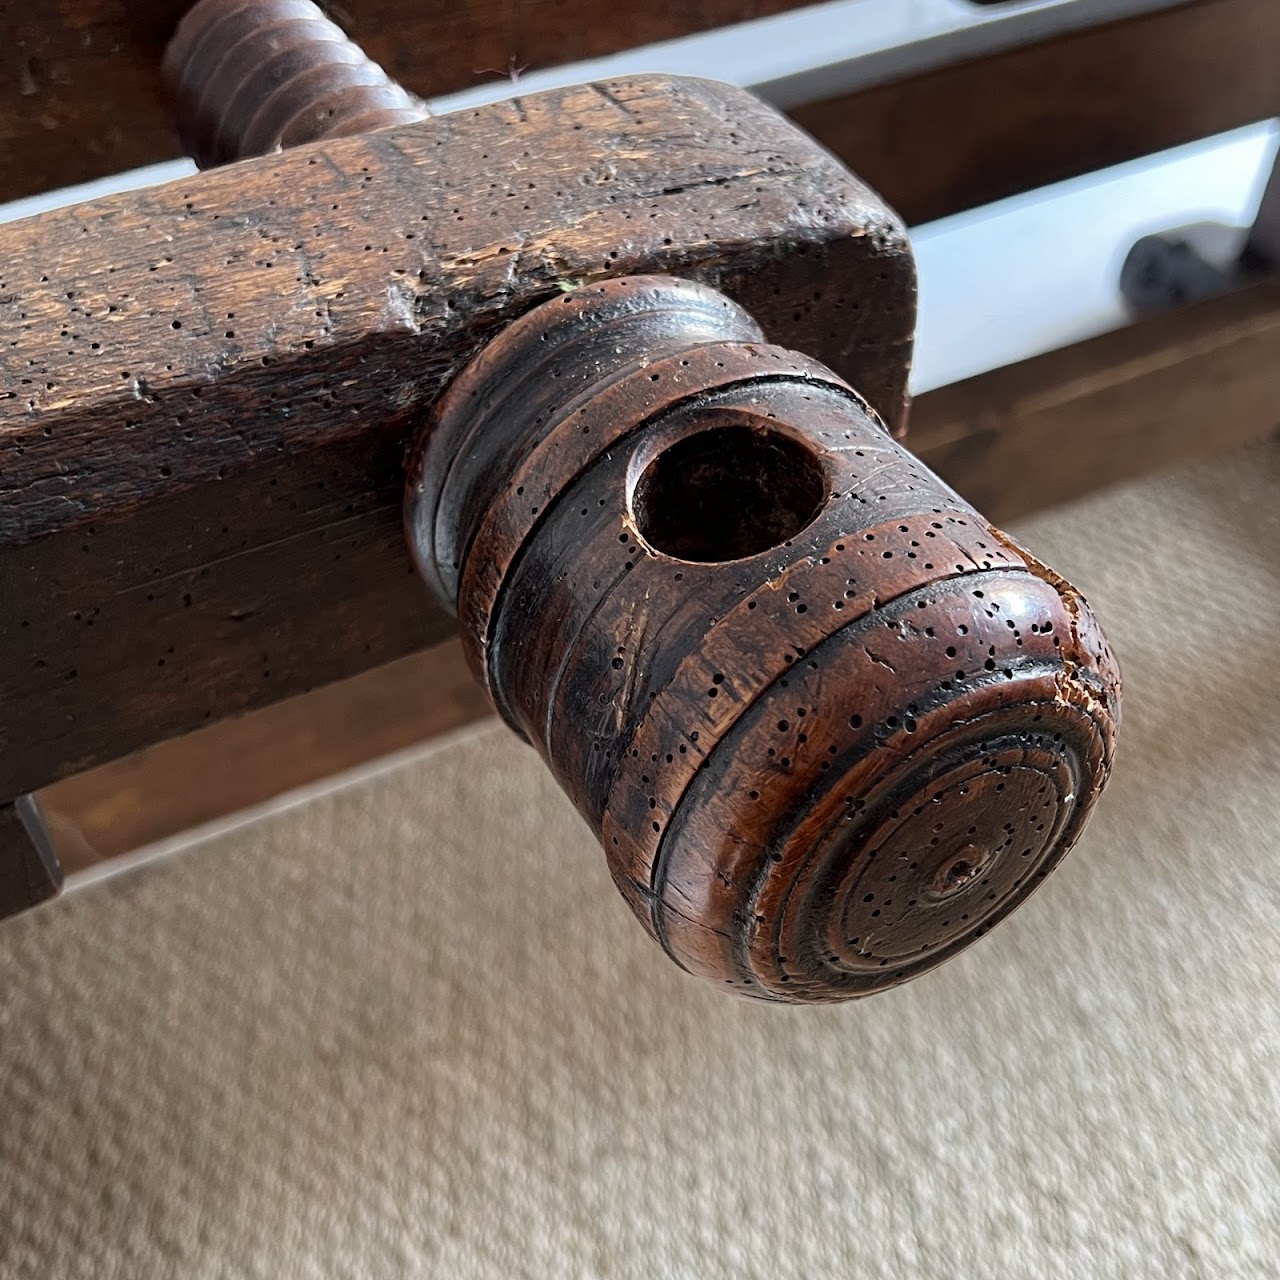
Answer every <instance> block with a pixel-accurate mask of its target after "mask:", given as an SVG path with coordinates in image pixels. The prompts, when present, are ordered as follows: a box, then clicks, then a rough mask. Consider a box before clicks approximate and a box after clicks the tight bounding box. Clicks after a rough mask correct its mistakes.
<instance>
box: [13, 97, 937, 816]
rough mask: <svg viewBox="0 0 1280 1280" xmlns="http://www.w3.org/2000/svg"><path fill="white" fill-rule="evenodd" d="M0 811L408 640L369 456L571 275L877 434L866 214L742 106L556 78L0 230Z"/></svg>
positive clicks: (376, 473)
mask: <svg viewBox="0 0 1280 1280" xmlns="http://www.w3.org/2000/svg"><path fill="white" fill-rule="evenodd" d="M0 263H3V264H4V265H3V267H2V268H0V276H2V279H0V371H2V372H3V375H4V382H3V387H2V390H0V397H2V398H0V598H2V599H3V601H4V606H5V607H4V609H3V610H2V611H0V797H6V796H12V795H16V794H20V793H23V792H26V791H30V790H34V789H36V788H38V787H41V786H44V785H46V784H47V783H49V782H52V781H53V780H55V779H56V778H58V777H62V776H65V775H67V774H69V773H72V772H75V771H77V770H79V769H83V768H86V767H89V766H91V765H93V764H95V763H98V762H101V761H103V760H107V759H112V758H114V757H117V756H120V755H123V754H125V753H127V752H129V751H132V750H135V749H137V748H139V747H141V746H144V745H146V744H147V743H150V742H154V741H157V740H160V739H164V738H168V737H172V736H174V735H176V734H179V733H183V732H186V731H188V730H190V729H193V728H196V727H199V726H200V725H201V724H203V723H206V722H208V721H209V720H211V719H214V718H220V717H222V716H226V715H230V714H234V713H237V712H240V711H245V710H248V709H250V708H252V707H255V706H260V705H263V704H265V703H268V702H272V701H275V700H278V699H280V698H283V697H288V696H290V695H292V694H296V693H300V692H302V691H304V690H305V689H308V688H311V687H314V686H317V685H321V684H326V683H329V682H330V681H333V680H337V679H341V678H343V677H344V676H348V675H351V674H353V673H354V672H356V671H359V670H363V669H365V668H367V667H370V666H374V665H377V664H379V663H383V662H387V661H390V660H392V659H394V658H397V657H400V656H402V655H403V654H405V653H408V652H411V651H413V650H415V649H418V648H421V647H422V646H423V645H425V644H429V643H431V642H432V641H433V640H437V639H439V638H441V637H442V636H443V635H444V634H445V633H446V631H447V629H448V625H449V624H448V622H447V620H446V618H445V617H444V615H443V614H442V612H441V611H440V609H439V608H438V607H436V606H434V605H432V604H431V603H430V602H429V600H428V598H427V595H426V592H425V591H424V589H423V587H422V586H421V584H420V583H418V582H417V581H416V580H415V579H413V578H412V577H411V573H412V571H411V568H410V565H409V561H408V557H407V555H406V553H405V551H404V549H403V543H402V538H401V533H400V517H399V512H400V502H401V487H402V483H403V476H402V465H401V460H402V453H403V450H404V447H405V444H406V441H407V439H408V438H409V436H410V435H411V434H412V433H413V431H414V429H415V428H416V427H417V425H418V424H419V423H420V421H421V420H422V418H423V416H424V414H425V411H426V410H427V408H428V407H429V406H430V405H431V403H432V402H433V400H434V399H435V397H436V395H437V393H438V392H439V390H440V389H441V387H442V386H443V385H445V384H446V383H447V381H448V380H449V378H450V376H451V375H452V373H453V372H454V371H455V370H456V369H457V368H459V367H460V365H461V364H462V363H463V362H464V361H466V360H467V359H468V358H469V357H470V356H471V355H473V354H474V353H475V352H476V351H477V350H478V349H479V348H480V347H481V346H482V345H483V344H484V343H485V342H486V341H487V339H488V338H490V337H491V336H492V335H493V334H494V333H495V332H496V331H497V330H498V329H499V328H501V327H502V326H504V325H505V324H507V323H509V322H510V320H511V319H513V318H514V317H515V316H516V315H518V314H520V313H521V312H522V311H524V310H527V309H528V308H530V307H532V306H534V305H535V304H537V303H539V302H542V301H544V300H546V299H547V298H549V297H553V296H556V295H557V294H558V293H559V292H561V291H562V290H563V288H565V287H566V286H569V285H571V284H572V283H574V282H580V281H583V280H590V279H595V278H602V277H606V276H613V275H619V274H627V273H643V272H657V273H669V274H679V275H683V276H688V277H692V278H695V279H699V280H702V281H705V282H707V283H710V284H713V285H715V286H716V287H717V288H719V289H721V290H723V291H724V292H725V293H727V294H728V295H729V296H730V297H732V298H733V299H734V300H735V301H738V302H740V303H741V304H742V305H743V306H745V307H747V308H748V309H749V310H750V311H752V312H753V313H754V314H755V315H756V316H757V317H758V318H759V319H760V321H761V323H762V324H763V326H764V327H765V329H766V331H767V333H768V336H769V337H770V339H771V340H773V341H775V342H778V343H780V344H782V345H785V346H788V347H792V348H796V349H799V350H802V351H805V352H807V353H809V354H811V355H813V356H815V357H816V358H817V359H819V360H821V361H823V362H824V363H826V364H827V365H829V366H830V367H832V368H833V369H835V370H836V371H837V372H838V373H840V374H841V375H842V376H843V377H845V378H847V379H848V380H849V381H850V382H852V383H853V384H854V385H855V386H857V387H858V388H859V389H860V390H861V391H862V392H863V393H864V394H865V395H866V396H867V397H868V399H870V400H871V402H872V403H873V404H874V405H876V407H877V408H879V409H880V411H881V412H882V413H883V414H884V415H885V417H886V418H887V419H888V420H889V421H890V422H891V423H894V422H898V421H899V420H900V419H901V416H902V412H903V405H904V397H905V386H904V383H905V372H906V365H907V353H908V352H909V349H910V342H911V334H912V329H913V326H914V273H913V269H912V266H911V260H910V254H909V251H908V249H907V246H906V243H905V237H904V234H903V231H902V228H901V224H900V223H898V222H897V221H896V220H895V219H894V218H893V217H892V215H891V214H889V213H888V212H887V211H886V210H885V208H884V207H883V205H882V204H881V203H880V202H879V201H878V200H877V199H876V197H875V196H874V195H873V194H872V193H871V192H870V191H868V190H867V189H866V188H865V187H863V186H862V185H861V184H860V183H858V182H857V181H856V180H855V179H853V178H852V177H850V175H849V174H848V173H847V172H846V171H845V170H843V169H842V168H841V167H840V166H839V165H838V164H837V163H836V162H835V161H833V160H832V159H831V158H830V157H829V156H828V155H827V154H826V153H825V152H823V151H822V150H821V149H820V148H819V147H817V146H816V145H815V144H814V143H813V142H812V140H810V139H809V138H807V137H806V136H805V135H803V134H802V133H800V132H799V131H798V130H796V129H795V128H794V126H792V125H790V124H789V123H788V122H787V121H785V120H784V119H782V118H781V117H780V116H778V115H777V114H776V113H775V112H773V111H772V110H771V109H769V108H767V107H765V106H763V105H762V104H761V103H759V102H758V101H757V100H755V99H754V98H753V97H751V95H749V94H747V93H745V92H744V91H742V90H738V89H734V88H731V87H729V86H725V85H717V84H710V83H707V82H701V81H679V80H671V79H669V78H664V77H643V78H639V79H635V80H629V81H620V82H612V83H610V84H601V85H583V86H578V87H575V88H572V89H568V90H563V91H555V92H551V93H545V94H541V95H537V96H535V97H530V98H527V99H522V100H514V101H512V102H509V103H501V104H497V105H495V106H492V107H487V108H482V109H480V110H477V111H474V112H466V113H461V114H458V115H454V116H449V117H443V118H440V119H437V120H432V121H428V122H426V123H424V124H421V125H416V126H413V127H411V128H408V129H405V130H400V131H393V132H390V133H384V134H378V135H374V136H369V137H362V138H352V139H342V140H336V141H332V142H327V143H322V144H318V145H316V146H314V147H310V148H301V149H298V150H296V151H291V152H287V153H285V154H283V155H281V156H276V157H270V158H266V159H263V160H260V161H252V162H247V163H245V164H241V165H237V166H233V167H231V168H229V169H225V170H213V171H210V172H208V173H205V174H202V175H199V176H198V177H194V178H191V179H190V180H189V181H186V182H182V183H178V184H171V185H169V186H166V187H161V188H157V189H153V190H151V191H146V192H141V193H129V194H127V195H123V196H118V197H112V198H110V199H107V200H103V201H99V202H95V203H93V204H88V205H82V206H79V207H78V208H73V209H68V210H63V211H59V212H56V213H52V214H47V215H43V216H41V217H39V218H34V219H30V220H27V221H25V222H21V223H16V224H12V225H10V226H8V227H5V228H3V229H0Z"/></svg>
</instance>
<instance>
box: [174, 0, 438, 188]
mask: <svg viewBox="0 0 1280 1280" xmlns="http://www.w3.org/2000/svg"><path fill="white" fill-rule="evenodd" d="M164 72H165V76H166V78H167V79H168V81H169V83H170V85H171V86H172V88H173V93H174V98H175V102H176V108H177V117H178V123H179V132H180V133H181V135H182V141H183V145H184V146H185V147H186V150H187V152H188V154H189V155H191V156H192V157H193V159H195V160H196V162H197V163H198V164H199V165H200V167H201V168H208V167H210V166H211V165H215V164H226V163H227V162H228V161H231V160H243V159H245V158H247V157H249V156H260V155H266V154H267V153H269V152H272V151H280V150H282V149H283V148H285V147H293V146H298V145H300V144H301V143H304V142H314V141H315V140H316V139H318V138H341V137H349V136H351V135H353V134H360V133H372V132H374V131H375V130H378V129H389V128H393V127H395V126H396V125H405V124H414V123H416V122H417V121H419V120H425V119H427V117H428V116H429V115H430V114H431V113H430V112H429V111H428V110H427V108H426V105H425V104H424V103H423V102H422V101H421V100H420V99H418V98H415V97H414V96H413V95H412V94H410V93H408V92H407V91H406V90H404V89H402V88H401V87H400V86H399V85H398V84H396V83H395V82H394V81H393V80H391V79H389V78H388V76H387V74H386V72H385V71H383V70H382V68H381V67H380V66H378V64H377V63H376V62H374V61H373V60H372V59H370V58H369V57H368V56H367V55H366V54H365V53H364V51H363V50H362V49H361V48H360V47H359V46H358V45H356V44H355V43H353V42H352V41H351V40H348V39H347V37H346V36H345V35H344V34H343V32H342V30H341V28H339V27H338V26H336V25H335V24H334V23H332V22H330V21H329V20H328V18H326V17H325V15H324V12H323V11H322V10H321V9H320V8H319V7H318V6H316V5H314V4H312V3H311V0H200V3H198V4H197V5H195V6H194V7H193V8H192V9H191V11H190V12H189V13H188V14H187V15H186V16H185V17H184V18H183V19H182V21H181V22H180V23H179V24H178V30H177V32H176V33H175V34H174V37H173V39H172V40H171V41H170V43H169V47H168V48H167V49H166V50H165V58H164Z"/></svg>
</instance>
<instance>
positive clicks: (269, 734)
mask: <svg viewBox="0 0 1280 1280" xmlns="http://www.w3.org/2000/svg"><path fill="white" fill-rule="evenodd" d="M490 711H491V708H490V705H489V702H488V700H487V699H486V698H485V695H484V691H483V690H482V689H481V688H480V686H479V685H478V684H477V683H476V682H475V680H474V679H472V676H471V673H470V671H469V670H468V669H467V664H466V660H465V659H464V657H463V655H462V650H461V648H460V647H459V646H458V645H457V644H456V643H454V642H451V643H447V644H441V645H438V646H436V647H435V648H433V649H428V650H425V651H424V652H421V653H415V654H411V655H410V656H409V657H407V658H400V659H398V660H397V661H395V662H391V663H388V664H387V665H386V666H382V667H375V668H373V669H372V670H370V671H363V672H361V673H360V674H359V675H357V676H352V677H351V678H350V679H347V680H340V681H337V682H335V683H334V684H331V685H326V686H325V687H324V688H323V689H316V690H314V691H313V692H312V693H309V694H303V695H300V696H299V697H296V698H286V699H285V700H284V701H283V702H277V703H274V704H273V705H272V706H269V707H263V708H261V709H260V710H258V711H251V712H249V713H248V714H246V715H243V716H235V717H232V718H230V719H227V720H221V721H219V722H218V723H217V724H212V725H209V726H208V727H207V728H205V729H197V730H196V731H195V732H194V733H189V734H186V735H184V736H183V737H181V738H173V739H171V740H170V741H168V742H162V743H157V744H155V745H154V746H150V747H146V748H144V749H143V750H142V751H138V752H135V753H134V754H132V755H130V756H126V757H125V758H124V759H122V760H116V761H113V762H111V763H110V764H107V765H103V766H100V767H99V768H97V769H90V770H87V771H86V772H84V773H81V774H77V775H76V776H75V777H72V778H66V779H64V780H63V781H62V782H58V783H55V784H54V785H53V786H52V787H48V788H46V789H45V790H44V791H42V792H41V793H40V796H39V799H40V805H41V808H42V810H43V812H44V815H45V820H46V823H47V826H48V829H49V832H50V835H51V838H52V840H53V842H54V844H55V846H56V848H57V851H58V856H59V858H60V860H61V863H62V867H63V870H64V871H65V873H66V874H67V876H69V877H74V876H75V875H76V874H77V873H79V872H82V871H86V870H88V869H89V868H90V867H94V866H98V865H100V864H102V863H109V862H111V861H112V859H116V858H120V857H122V856H124V855H126V854H129V853H133V852H135V851H137V850H138V849H141V848H143V847H144V846H146V845H153V844H156V843H157V842H159V841H162V840H167V839H170V838H172V837H174V836H178V835H180V834H182V833H184V832H187V831H190V830H191V829H192V828H194V827H201V826H205V825H206V824H210V823H216V822H218V821H219V820H220V819H223V818H226V817H227V816H228V815H230V814H235V813H238V812H241V811H243V810H246V809H253V808H257V807H258V806H261V805H263V804H265V803H267V802H268V801H271V800H275V799H276V798H277V797H279V796H282V795H284V794H285V793H286V792H290V791H295V790H297V789H298V788H300V787H306V786H308V785H311V784H313V783H318V782H322V781H324V780H326V779H330V778H332V777H333V776H334V775H336V774H341V773H343V772H345V771H347V770H349V769H353V768H356V767H358V766H360V765H363V764H366V763H367V762H369V761H371V760H375V759H378V758H380V757H383V756H387V755H390V754H392V753H393V752H397V751H401V750H404V749H406V748H409V747H415V746H417V745H419V744H420V743H423V742H426V741H428V740H430V739H431V738H434V737H438V736H439V735H441V734H444V733H448V732H450V731H452V730H454V729H458V728H460V727H461V726H463V725H466V724H469V723H471V722H472V721H474V720H477V719H479V718H481V717H482V716H485V715H488V714H489V713H490Z"/></svg>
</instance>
